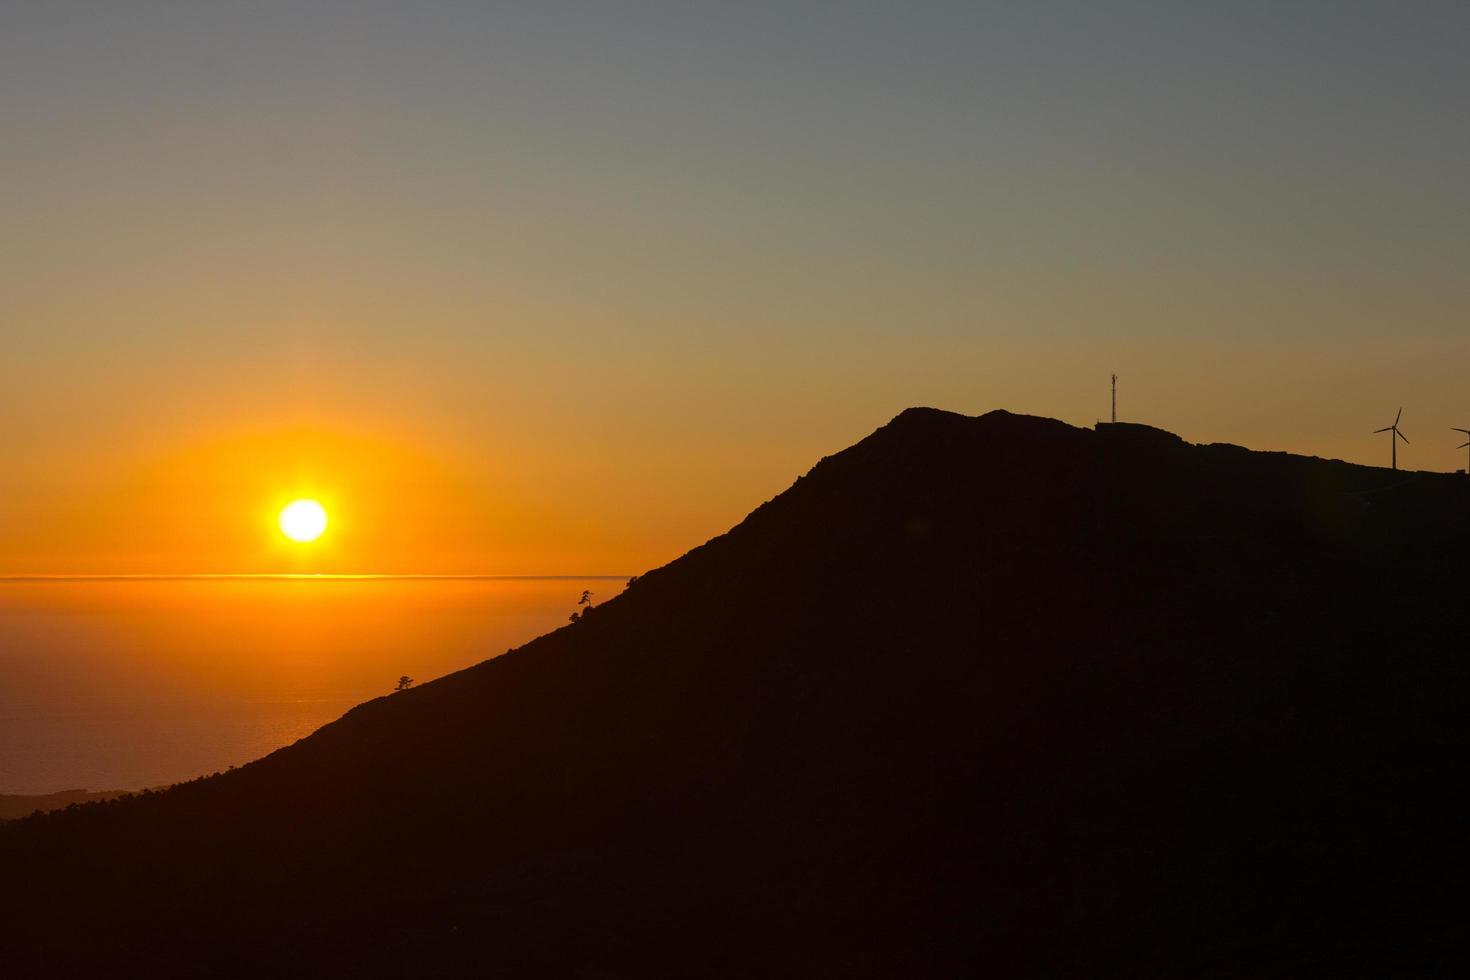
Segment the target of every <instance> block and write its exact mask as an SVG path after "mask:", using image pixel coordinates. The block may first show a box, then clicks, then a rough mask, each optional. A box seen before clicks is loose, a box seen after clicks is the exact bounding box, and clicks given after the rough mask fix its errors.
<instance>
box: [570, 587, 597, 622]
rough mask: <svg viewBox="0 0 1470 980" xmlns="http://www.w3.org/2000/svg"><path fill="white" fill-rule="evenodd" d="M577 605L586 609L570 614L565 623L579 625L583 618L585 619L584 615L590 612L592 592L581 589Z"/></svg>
mask: <svg viewBox="0 0 1470 980" xmlns="http://www.w3.org/2000/svg"><path fill="white" fill-rule="evenodd" d="M577 605H579V606H585V607H586V608H585V609H583V610H581V611H580V612H574V613H572V614H571V615H570V616H568V617H567V622H570V623H580V622H581V621H582V620H583V618H585V617H586V615H587V614H588V613H590V612H591V611H592V590H590V589H583V590H582V597H581V598H580V599H578V600H577Z"/></svg>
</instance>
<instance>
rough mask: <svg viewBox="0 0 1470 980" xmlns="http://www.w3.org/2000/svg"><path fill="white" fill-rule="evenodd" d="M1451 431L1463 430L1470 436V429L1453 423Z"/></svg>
mask: <svg viewBox="0 0 1470 980" xmlns="http://www.w3.org/2000/svg"><path fill="white" fill-rule="evenodd" d="M1450 431H1451V432H1463V433H1465V435H1467V436H1470V429H1462V428H1460V427H1459V426H1458V425H1452V426H1450Z"/></svg>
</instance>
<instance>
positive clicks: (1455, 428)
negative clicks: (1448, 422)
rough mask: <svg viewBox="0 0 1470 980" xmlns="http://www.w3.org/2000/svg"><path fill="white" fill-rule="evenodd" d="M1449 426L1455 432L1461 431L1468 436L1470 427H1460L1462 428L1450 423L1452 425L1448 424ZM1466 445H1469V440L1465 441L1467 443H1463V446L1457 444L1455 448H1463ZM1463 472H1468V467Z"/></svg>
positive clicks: (1469, 471) (1469, 470)
mask: <svg viewBox="0 0 1470 980" xmlns="http://www.w3.org/2000/svg"><path fill="white" fill-rule="evenodd" d="M1450 428H1451V429H1452V430H1453V431H1455V432H1463V433H1465V435H1467V436H1470V429H1462V428H1460V427H1458V426H1454V425H1452V426H1450ZM1466 446H1470V442H1467V443H1465V445H1464V446H1459V447H1457V448H1460V449H1464V448H1465V447H1466ZM1465 472H1466V473H1470V468H1467V469H1466V470H1465Z"/></svg>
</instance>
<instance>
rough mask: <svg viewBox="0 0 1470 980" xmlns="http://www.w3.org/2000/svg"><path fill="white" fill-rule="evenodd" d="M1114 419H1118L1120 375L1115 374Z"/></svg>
mask: <svg viewBox="0 0 1470 980" xmlns="http://www.w3.org/2000/svg"><path fill="white" fill-rule="evenodd" d="M1113 421H1114V422H1116V421H1118V376H1117V375H1116V374H1115V375H1113Z"/></svg>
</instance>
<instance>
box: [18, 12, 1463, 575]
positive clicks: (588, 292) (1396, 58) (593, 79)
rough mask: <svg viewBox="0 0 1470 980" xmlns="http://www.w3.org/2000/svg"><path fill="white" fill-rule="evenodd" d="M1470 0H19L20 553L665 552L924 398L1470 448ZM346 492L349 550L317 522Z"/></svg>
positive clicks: (226, 559)
mask: <svg viewBox="0 0 1470 980" xmlns="http://www.w3.org/2000/svg"><path fill="white" fill-rule="evenodd" d="M1467 47H1470V6H1467V5H1466V4H1464V3H1463V2H1414V0H1399V2H1392V3H1389V2H1383V3H1368V2H1364V3H1341V2H1330V3H1329V2H1312V0H1301V2H1252V0H1233V2H1230V3H1211V4H1204V3H1181V2H1177V0H1175V2H1159V3H1153V2H1149V3H1145V2H1127V0H1121V2H1109V3H1102V2H1096V0H1092V2H1077V3H1051V2H1046V0H1027V2H1016V3H985V2H978V0H976V2H968V3H926V2H919V0H907V2H903V3H897V2H895V3H862V2H845V3H801V2H793V0H786V2H781V3H759V2H746V3H740V4H732V3H722V4H708V3H699V2H680V3H631V2H630V3H618V4H610V3H605V2H596V3H563V2H557V0H538V2H535V3H520V4H492V3H485V2H477V3H468V2H466V3H434V2H428V0H424V2H418V3H414V4H403V3H391V4H388V3H374V2H368V0H355V2H352V3H327V2H308V0H294V2H291V3H274V2H269V0H259V2H255V3H251V4H223V3H207V2H197V0H196V2H189V3H184V2H178V3H153V2H146V0H133V2H129V3H127V4H118V3H110V2H109V3H73V2H67V0H47V2H38V3H31V2H26V0H11V2H8V3H6V4H5V5H4V6H3V7H0V574H29V573H48V574H81V573H91V574H101V573H124V574H127V573H193V572H276V571H323V572H332V571H336V572H399V573H454V574H469V573H484V574H625V573H626V574H631V573H635V572H639V571H642V570H644V569H647V568H649V567H653V566H656V565H658V564H662V563H663V562H666V561H668V560H670V559H672V558H674V557H676V556H677V555H679V554H680V553H682V552H683V551H685V550H687V549H688V548H689V547H692V546H694V545H696V544H698V543H700V542H701V541H703V540H705V539H707V538H709V537H711V536H712V535H714V534H717V533H720V532H721V531H723V530H725V529H727V528H728V527H730V526H731V525H733V524H734V523H736V522H737V521H738V520H739V519H740V518H741V517H742V516H743V515H744V514H745V513H747V512H748V511H749V510H751V509H752V508H753V507H754V506H756V505H757V504H758V503H760V502H761V501H762V500H765V499H768V498H769V497H771V496H773V495H775V494H776V493H779V492H780V491H781V490H783V489H784V488H785V487H787V486H788V485H789V484H790V483H791V481H792V480H793V479H794V478H795V477H796V476H797V475H798V474H800V473H802V472H804V471H805V470H806V469H808V468H809V467H810V466H811V465H812V464H813V463H815V462H816V460H817V459H818V458H820V457H821V456H823V455H826V454H829V453H832V452H835V451H837V450H838V449H841V448H842V447H844V446H846V445H848V444H850V443H852V442H855V441H856V440H858V439H860V438H861V437H863V436H864V435H866V434H867V433H869V432H871V431H872V430H873V429H875V428H877V427H878V426H880V425H882V424H883V423H884V422H886V421H887V420H888V419H889V418H891V417H892V416H893V415H895V414H897V413H898V412H899V411H901V410H902V409H903V408H905V407H907V406H910V405H932V406H936V407H940V408H946V409H952V410H955V411H960V412H965V413H970V414H978V413H981V412H984V411H988V410H990V409H993V408H1006V409H1010V410H1012V411H1019V412H1027V413H1032V414H1038V415H1045V416H1051V417H1056V418H1061V419H1063V420H1065V421H1068V422H1071V423H1074V424H1078V425H1091V424H1092V423H1093V422H1095V421H1096V420H1097V419H1099V418H1105V417H1106V416H1107V413H1108V376H1109V375H1110V374H1111V373H1114V372H1116V373H1117V374H1118V375H1119V376H1120V381H1119V415H1120V418H1123V419H1126V420H1131V421H1142V422H1148V423H1150V424H1154V425H1158V426H1161V427H1164V428H1167V429H1170V430H1171V431H1175V432H1178V433H1179V434H1180V435H1182V436H1183V437H1185V438H1186V439H1189V440H1191V441H1197V442H1212V441H1228V442H1234V443H1239V444H1243V445H1247V446H1250V447H1252V448H1258V449H1273V450H1288V451H1292V452H1299V453H1306V454H1312V455H1322V456H1331V457H1338V458H1344V459H1349V460H1353V461H1358V462H1368V463H1374V464H1383V463H1386V462H1387V456H1388V446H1387V445H1386V444H1385V442H1384V440H1383V438H1382V437H1381V436H1373V435H1371V430H1373V429H1376V428H1379V427H1381V426H1384V425H1387V424H1388V423H1389V422H1390V421H1392V418H1393V415H1394V413H1395V411H1397V409H1398V408H1399V407H1400V406H1401V405H1402V406H1403V407H1404V417H1403V426H1402V427H1403V431H1404V432H1405V433H1406V434H1407V435H1408V436H1409V437H1410V438H1411V439H1412V440H1413V442H1412V443H1411V444H1410V445H1408V446H1405V447H1402V452H1401V453H1400V462H1401V464H1402V465H1404V466H1407V467H1411V468H1424V469H1432V470H1451V469H1454V468H1456V467H1460V466H1464V465H1465V456H1464V455H1463V454H1462V453H1460V452H1457V451H1456V450H1455V449H1454V447H1455V446H1456V445H1458V443H1459V442H1461V441H1463V439H1461V438H1457V434H1456V433H1453V432H1451V431H1450V427H1451V426H1456V425H1458V426H1465V427H1470V391H1467V384H1466V382H1467V380H1470V329H1467V320H1470V318H1467V314H1470V276H1467V275H1466V272H1467V260H1470V236H1467V234H1466V229H1467V228H1470V182H1467V179H1466V175H1467V174H1470V126H1466V125H1465V120H1466V118H1467V114H1470V59H1466V58H1465V57H1464V52H1465V50H1466V49H1467ZM297 496H314V497H319V498H320V499H322V500H323V502H324V503H326V504H327V505H328V510H329V512H330V514H331V516H332V522H333V523H332V525H331V527H330V528H329V532H328V534H327V535H326V536H324V537H323V538H322V539H321V541H319V542H318V543H317V544H315V545H313V546H311V547H310V548H302V547H299V546H296V547H293V546H291V545H290V544H289V543H288V542H285V541H284V540H283V539H282V538H281V537H280V535H279V534H276V533H274V530H273V528H272V526H271V525H272V520H273V516H274V514H275V512H276V511H277V510H278V509H279V507H280V506H281V505H282V504H283V503H285V502H286V501H288V500H290V499H292V498H293V497H297Z"/></svg>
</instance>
